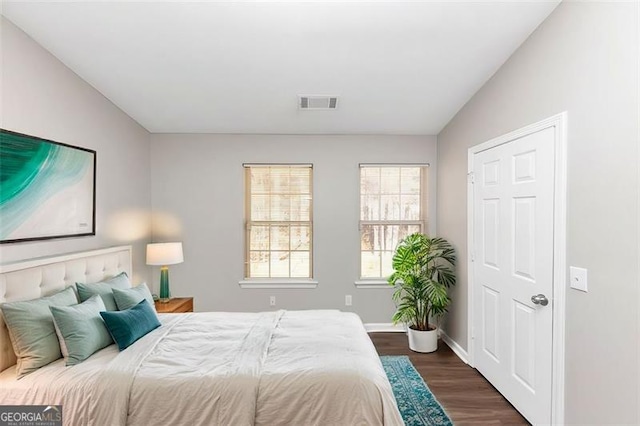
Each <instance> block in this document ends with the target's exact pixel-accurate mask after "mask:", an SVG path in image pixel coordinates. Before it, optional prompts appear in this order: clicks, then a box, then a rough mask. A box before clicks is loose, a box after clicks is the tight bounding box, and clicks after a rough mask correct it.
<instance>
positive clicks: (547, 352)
mask: <svg viewBox="0 0 640 426" xmlns="http://www.w3.org/2000/svg"><path fill="white" fill-rule="evenodd" d="M554 141H555V139H554V129H553V128H547V129H545V130H540V131H538V132H536V133H532V134H530V135H527V136H525V137H522V138H519V139H516V140H513V141H511V142H508V143H505V144H503V145H499V146H497V147H494V148H490V149H488V150H486V151H482V152H479V153H476V154H475V155H474V158H473V180H472V182H473V252H472V259H473V262H472V271H470V272H471V273H472V274H473V279H472V283H473V286H474V291H473V307H474V309H473V312H474V314H473V317H474V321H473V331H472V336H473V339H474V343H473V356H474V363H475V367H476V368H477V369H478V371H480V373H482V375H484V376H485V377H486V378H487V379H488V380H489V381H490V382H491V383H492V384H493V385H494V386H495V387H496V388H497V389H498V391H500V393H502V394H503V395H504V396H505V398H507V399H508V400H509V401H510V402H511V403H512V404H513V406H514V407H516V409H517V410H518V411H520V413H522V415H523V416H524V417H525V418H526V419H527V420H529V421H530V422H531V423H533V424H549V423H551V386H552V338H553V335H552V326H553V323H552V320H553V316H552V313H553V309H552V308H553V300H552V295H553V225H554V223H553V218H554V206H553V200H554V192H553V191H554Z"/></svg>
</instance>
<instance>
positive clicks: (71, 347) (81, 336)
mask: <svg viewBox="0 0 640 426" xmlns="http://www.w3.org/2000/svg"><path fill="white" fill-rule="evenodd" d="M104 310H105V307H104V302H102V298H101V297H100V296H98V295H95V296H92V297H90V298H89V299H88V300H86V301H84V302H82V303H80V304H78V305H73V306H51V314H53V321H54V324H55V326H56V331H57V332H58V335H59V336H58V337H59V338H60V349H61V350H62V355H63V356H64V358H65V361H66V365H68V366H69V365H76V364H79V363H81V362H82V361H84V360H85V359H87V358H89V357H90V356H91V355H93V354H94V353H95V352H97V351H99V350H100V349H102V348H104V347H105V346H109V345H110V344H111V343H113V340H111V335H110V334H109V331H108V330H107V327H106V326H105V325H104V321H103V320H102V317H101V316H100V312H101V311H104Z"/></svg>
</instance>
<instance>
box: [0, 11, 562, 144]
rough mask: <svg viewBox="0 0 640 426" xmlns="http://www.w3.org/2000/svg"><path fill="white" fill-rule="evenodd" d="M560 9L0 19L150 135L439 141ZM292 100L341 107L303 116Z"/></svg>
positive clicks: (65, 14) (52, 14) (35, 14)
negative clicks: (318, 99)
mask: <svg viewBox="0 0 640 426" xmlns="http://www.w3.org/2000/svg"><path fill="white" fill-rule="evenodd" d="M557 4H558V1H551V2H549V1H535V2H497V1H496V2H492V1H483V2H433V1H428V2H406V3H405V2H322V3H317V2H286V3H275V2H273V3H272V2H253V1H252V2H182V1H173V2H164V1H142V2H79V1H76V2H55V1H46V2H22V1H21V2H11V1H9V2H7V1H3V2H2V14H3V15H4V16H5V17H6V18H8V19H9V20H10V21H12V22H13V23H14V24H16V25H17V26H18V27H20V28H21V29H22V30H24V31H25V32H26V33H28V34H29V35H30V36H31V37H33V38H34V39H35V40H36V41H37V42H38V43H40V44H41V45H42V46H44V47H45V48H46V49H47V50H49V51H50V52H51V53H52V54H53V55H55V56H56V57H57V58H59V59H60V60H61V61H62V62H64V63H65V64H66V65H67V66H68V67H69V68H71V69H72V70H73V71H74V72H76V73H77V74H78V75H79V76H80V77H82V78H83V79H84V80H86V81H87V82H89V83H90V84H91V85H93V86H94V87H95V88H96V89H97V90H99V91H100V92H101V93H102V94H104V96H106V97H107V98H108V99H110V100H111V101H112V102H113V103H114V104H116V105H117V106H118V107H120V108H121V109H122V110H124V111H125V112H126V113H127V114H128V115H130V116H131V117H132V118H133V119H135V120H136V121H138V122H139V123H140V124H141V125H142V126H144V127H145V128H147V129H148V130H149V131H151V132H187V133H196V132H197V133H200V132H207V133H282V134H285V133H287V134H437V133H438V132H439V131H440V130H441V129H442V127H443V126H444V125H445V124H446V123H447V122H448V121H449V120H450V119H451V118H452V117H453V116H454V115H455V113H456V112H457V111H458V110H459V109H460V108H461V107H462V106H463V105H464V104H465V103H466V102H467V101H468V100H469V99H470V98H471V96H472V95H473V94H474V93H475V92H476V91H477V90H478V89H479V88H480V87H481V86H482V85H483V84H484V83H485V82H486V81H487V80H488V79H489V78H490V77H491V75H492V74H493V73H494V72H495V71H496V70H497V69H498V68H499V67H500V66H501V65H502V64H503V63H504V62H505V61H506V59H507V58H508V57H509V56H510V55H511V54H512V53H513V52H514V51H515V50H516V49H517V48H518V46H519V45H520V44H521V43H522V42H523V41H524V40H525V39H526V38H527V37H528V36H529V35H530V34H531V32H533V30H534V29H535V28H536V27H537V26H538V25H539V24H540V23H541V22H542V21H543V20H544V19H545V18H546V17H547V16H548V15H549V13H551V11H552V10H553V9H554V8H555V7H556V6H557ZM43 72H46V71H45V70H43ZM298 95H337V96H338V97H339V100H338V108H337V109H336V110H333V111H301V110H299V109H298V104H297V97H298Z"/></svg>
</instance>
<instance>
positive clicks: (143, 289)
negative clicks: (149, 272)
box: [113, 283, 155, 311]
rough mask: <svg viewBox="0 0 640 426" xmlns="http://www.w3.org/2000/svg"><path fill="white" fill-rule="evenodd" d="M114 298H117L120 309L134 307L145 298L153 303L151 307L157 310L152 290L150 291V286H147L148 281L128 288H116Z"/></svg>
mask: <svg viewBox="0 0 640 426" xmlns="http://www.w3.org/2000/svg"><path fill="white" fill-rule="evenodd" d="M113 298H114V299H115V300H116V305H117V306H118V310H120V311H124V310H125V309H129V308H133V307H134V306H136V305H137V304H138V303H140V302H141V301H143V300H146V301H147V302H149V305H151V307H152V308H153V309H154V310H155V304H154V302H153V296H151V292H150V291H149V287H147V284H146V283H142V284H140V285H137V286H135V287H131V288H128V289H126V290H120V289H119V288H114V289H113Z"/></svg>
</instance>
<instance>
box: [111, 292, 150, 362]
mask: <svg viewBox="0 0 640 426" xmlns="http://www.w3.org/2000/svg"><path fill="white" fill-rule="evenodd" d="M100 315H101V316H102V319H104V323H105V324H106V325H107V329H108V330H109V333H110V334H111V337H112V338H113V340H115V342H116V343H117V344H118V349H120V350H121V351H123V350H125V349H126V348H128V347H129V346H131V345H132V344H133V342H135V341H136V340H138V339H140V338H141V337H143V336H144V335H146V334H147V333H149V332H150V331H152V330H154V329H156V328H158V327H160V321H159V320H158V315H156V312H155V311H154V310H153V308H152V307H151V305H150V304H149V302H147V301H146V300H143V301H141V302H140V303H138V304H137V305H135V306H134V307H133V308H129V309H127V310H124V311H111V312H110V311H106V312H100Z"/></svg>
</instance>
